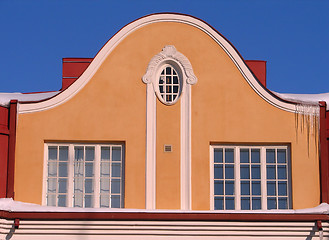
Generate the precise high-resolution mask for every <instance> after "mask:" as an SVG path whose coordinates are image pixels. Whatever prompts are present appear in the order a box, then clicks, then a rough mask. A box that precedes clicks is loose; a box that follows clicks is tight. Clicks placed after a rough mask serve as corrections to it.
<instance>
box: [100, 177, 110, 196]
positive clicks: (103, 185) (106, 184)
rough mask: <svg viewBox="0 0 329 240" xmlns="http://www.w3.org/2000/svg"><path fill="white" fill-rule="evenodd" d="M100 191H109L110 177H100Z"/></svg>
mask: <svg viewBox="0 0 329 240" xmlns="http://www.w3.org/2000/svg"><path fill="white" fill-rule="evenodd" d="M100 192H101V193H109V192H110V179H108V178H102V179H101V183H100Z"/></svg>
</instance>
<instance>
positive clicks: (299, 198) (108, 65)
mask: <svg viewBox="0 0 329 240" xmlns="http://www.w3.org/2000/svg"><path fill="white" fill-rule="evenodd" d="M6 96H7V95H6ZM25 97H26V96H21V95H19V96H16V98H15V96H13V95H8V96H7V99H6V100H7V102H6V103H4V104H3V106H2V107H1V109H0V111H1V112H0V113H1V119H0V120H1V122H2V125H1V131H2V132H1V135H0V137H1V139H0V140H1V145H0V147H1V149H2V151H1V156H0V161H1V171H2V173H1V176H2V177H1V179H0V181H1V183H2V184H1V187H0V194H1V195H0V196H1V197H3V198H13V199H14V200H15V201H19V202H25V203H33V204H38V205H42V206H48V207H49V208H47V207H45V208H41V210H40V209H38V210H35V211H33V210H26V211H25V210H19V211H16V210H13V211H9V210H6V209H3V211H2V220H3V221H5V223H4V224H7V225H6V226H11V225H12V224H14V225H15V221H14V220H15V219H17V220H18V225H19V220H20V219H21V221H23V220H22V219H25V220H26V221H32V220H33V221H37V222H39V223H40V224H41V223H42V224H48V227H49V226H53V225H54V223H53V222H52V221H55V222H56V221H58V220H64V219H66V220H67V221H71V222H70V223H68V222H66V223H63V224H62V225H63V226H64V225H69V224H74V223H76V222H79V221H83V220H87V219H88V220H89V221H94V222H95V221H104V220H110V219H113V218H114V220H121V221H122V220H127V221H128V220H129V221H130V220H131V221H147V219H150V220H151V221H153V223H154V222H155V223H154V224H156V225H157V224H160V223H161V224H163V222H161V221H166V220H169V221H173V220H174V219H178V220H179V219H181V222H180V224H183V225H184V224H185V223H186V222H189V221H190V220H191V221H198V224H197V226H201V225H203V224H204V223H205V222H208V224H210V223H209V222H212V223H211V224H215V223H216V224H224V227H223V226H221V227H222V228H223V229H224V230H225V234H226V235H225V234H223V235H220V234H219V233H220V232H222V231H224V230H218V228H216V229H217V230H216V231H215V230H214V231H215V232H216V234H215V235H212V234H210V235H207V236H208V237H210V238H212V237H219V236H222V237H225V236H226V237H234V234H235V233H237V232H235V230H234V229H233V230H232V229H231V230H227V227H225V226H226V225H225V224H227V222H229V221H233V222H234V223H232V224H233V225H234V224H235V225H234V226H239V224H240V225H241V224H242V225H244V226H245V224H246V221H247V222H248V221H251V222H253V223H251V224H254V225H253V227H255V228H257V227H260V228H262V226H263V225H262V224H260V222H262V221H265V222H268V224H270V225H268V226H272V225H273V226H274V225H275V224H274V223H271V222H273V221H277V222H281V221H292V222H294V227H297V228H298V226H299V224H301V225H303V224H304V225H305V224H306V222H307V224H308V225H307V227H306V230H305V231H304V233H305V234H304V233H303V234H301V235H300V236H299V235H298V234H300V233H296V231H295V230H293V231H292V232H294V231H295V234H297V235H298V236H299V237H301V238H304V237H305V236H306V237H309V236H311V237H315V236H320V235H317V234H319V230H321V231H322V225H321V224H322V222H323V221H324V222H327V215H326V214H322V213H321V214H318V213H317V214H315V213H314V212H312V211H309V212H307V214H304V215H303V214H301V212H300V214H298V211H299V209H305V208H314V207H316V206H318V205H319V204H320V203H323V202H327V201H328V135H327V121H328V118H327V114H328V113H327V111H326V102H325V101H319V102H316V103H314V102H305V101H302V100H300V101H298V100H296V101H292V100H285V99H283V98H284V97H282V96H280V97H279V96H278V95H277V94H276V93H273V92H271V91H270V90H268V89H267V88H266V62H264V61H247V60H244V59H243V58H242V57H241V55H240V54H239V53H238V51H237V50H236V49H235V48H234V46H233V45H232V44H231V43H230V42H229V41H228V40H227V39H225V38H224V37H223V36H222V35H221V34H220V33H218V32H217V31H216V30H215V29H213V28H212V27H211V26H209V25H208V24H207V23H205V22H203V21H201V20H199V19H196V18H194V17H191V16H186V15H180V14H154V15H149V16H146V17H143V18H141V19H138V20H136V21H134V22H132V23H130V24H128V25H126V26H125V27H124V28H122V29H121V30H120V31H119V32H118V33H117V34H116V35H114V36H113V37H112V38H111V39H110V40H109V41H108V42H107V43H106V44H105V45H104V47H103V48H102V49H101V50H100V51H99V53H98V54H97V55H96V56H95V57H94V58H93V59H82V58H70V59H64V60H63V87H62V89H61V90H60V91H58V92H52V93H48V95H42V94H29V96H28V98H29V99H26V98H25ZM53 207H55V208H57V207H64V208H58V209H64V210H60V211H59V212H58V211H56V210H49V211H55V212H56V213H52V214H53V215H52V214H49V211H48V210H47V209H53ZM65 207H66V208H65ZM74 208H76V209H80V210H78V212H75V211H76V210H74ZM91 208H95V209H98V210H97V211H98V212H97V213H96V212H93V211H94V210H91ZM42 209H44V210H42ZM65 209H66V210H65ZM72 209H73V210H72ZM81 209H82V210H81ZM114 209H115V210H114ZM121 209H122V210H121ZM126 209H141V211H142V212H143V213H140V214H141V215H138V214H137V213H135V212H129V211H127V210H126ZM81 211H82V212H81ZM113 211H114V212H115V213H113ZM161 211H163V212H161ZM166 211H169V212H170V214H172V215H170V216H171V217H168V215H166V214H169V212H166ZM280 211H282V212H280ZM70 212H71V214H70ZM87 213H88V214H87ZM161 213H162V214H164V215H161ZM165 213H166V214H165ZM19 214H21V215H19ZM29 214H30V215H29ZM54 214H55V215H54ZM61 214H62V215H61ZM63 214H64V215H63ZM65 214H66V215H65ZM79 214H80V215H79ZM84 214H87V215H88V217H87V215H84ZM101 214H103V215H101ZM110 214H114V215H110ZM115 214H117V215H115ZM129 214H130V215H129ZM136 214H137V215H136ZM143 214H144V215H143ZM152 214H153V215H152ZM180 214H183V216H184V217H182V216H181V215H180ZM205 214H206V215H205ZM280 214H281V215H280ZM282 214H283V215H282ZM284 214H285V215H284ZM132 215H133V216H134V217H132V218H130V217H131V216H132ZM24 216H25V217H24ZM36 216H38V217H36ZM46 216H48V218H47V217H46ZM111 216H112V217H111ZM113 216H116V217H113ZM129 216H130V217H129ZM166 216H167V217H168V218H167V217H166ZM41 219H43V220H41ZM289 219H290V220H289ZM11 221H13V222H11ZM47 221H48V223H46V222H47ZM157 221H158V222H157ZM121 223H122V222H121ZM139 223H140V222H139ZM148 223H150V222H148ZM189 223H191V222H189ZM79 224H82V223H80V222H79ZM90 224H91V225H92V223H91V222H90ZM107 224H109V225H111V223H107ZM161 224H160V225H161ZM325 224H326V223H325ZM14 225H13V226H14ZM16 225H17V222H16ZM91 225H90V226H91ZM96 225H97V224H96ZM192 225H193V227H194V228H195V227H196V226H195V225H194V224H192ZM247 225H248V224H247ZM265 225H266V224H265ZM288 225H289V224H288ZM304 225H303V226H304ZM22 226H23V225H22ZM248 226H249V225H248ZM248 226H247V227H246V228H248ZM250 226H251V225H250ZM250 226H249V227H250ZM305 226H306V225H305ZM16 227H17V228H18V229H17V230H16V233H17V239H19V236H21V237H23V235H24V234H23V233H22V234H23V235H20V234H19V231H20V229H21V228H20V227H18V226H16ZM121 227H122V226H121ZM184 227H186V226H185V225H184ZM263 227H264V226H263ZM281 227H282V226H281ZM170 228H171V227H168V229H170ZM265 228H266V227H265ZM292 228H293V227H291V228H290V229H292ZM4 229H5V228H4ZM7 229H12V228H10V227H8V228H7ZM266 229H267V228H266ZM208 230H209V229H208ZM208 230H207V231H208ZM77 231H78V230H77ZM127 231H128V230H127ZM168 231H169V230H168ZM182 231H183V230H182ZM184 231H185V230H184ZM184 231H183V232H184ZM200 231H201V230H200ZM209 231H210V230H209ZM261 231H263V232H264V234H263V235H260V236H258V237H264V238H266V235H267V234H270V233H269V232H266V231H267V230H264V229H263V230H261ZM312 231H313V233H312ZM14 232H15V231H12V236H11V237H13V239H15V237H16V235H15V233H14ZM100 232H101V230H100ZM100 232H97V231H94V232H93V234H91V235H97V236H102V237H104V238H105V237H106V236H107V234H109V233H104V232H103V235H102V234H100V235H98V233H100ZM128 232H129V234H128V235H129V236H127V235H125V237H126V238H136V239H138V236H139V237H140V236H141V235H138V234H137V235H134V233H133V232H131V229H130V230H129V231H128ZM218 232H219V233H218ZM6 234H9V233H6ZM40 234H41V233H40ZM55 234H56V233H55V232H54V235H55ZM70 234H71V235H70V236H72V235H74V234H75V233H70ZM76 234H77V233H76ZM161 234H162V233H157V234H155V235H154V236H153V235H152V234H151V236H149V237H156V236H158V237H159V236H162V237H165V236H167V237H172V238H175V236H171V235H170V236H169V235H166V234H164V233H163V234H162V235H161ZM184 234H185V233H184ZM184 234H183V235H181V236H179V237H182V236H185V237H191V238H198V237H200V236H203V235H202V234H201V235H198V234H199V233H196V235H195V236H194V235H193V234H192V233H191V234H185V235H184ZM207 234H208V233H207ZM230 234H231V235H230ZM244 234H245V235H241V234H240V235H239V234H238V235H236V236H235V237H238V236H240V237H241V236H244V237H251V236H250V233H249V235H248V234H247V233H244ZM272 234H273V233H272ZM286 234H288V235H289V236H290V234H292V233H291V232H289V230H287V231H286ZM312 234H313V235H312ZM41 235H42V234H41ZM41 235H40V237H41ZM85 235H88V233H85ZM89 235H90V234H89ZM109 235H111V236H112V237H114V238H115V239H117V238H116V237H118V236H119V235H120V234H119V235H115V234H109ZM297 235H296V236H295V235H291V236H294V237H297ZM6 236H9V235H6ZM24 236H25V237H26V236H27V235H24ZM31 236H32V235H31ZM33 236H34V237H36V236H37V234H36V233H35V234H34V235H33ZM42 236H43V235H42ZM143 236H144V237H145V236H148V235H147V234H146V235H143ZM204 236H206V235H204ZM273 236H274V235H273ZM53 237H55V236H53ZM120 237H122V235H120ZM176 237H177V236H176ZM275 237H277V238H279V237H285V238H286V237H287V236H286V235H285V234H283V233H282V234H281V236H280V234H279V235H278V236H275ZM122 238H124V237H122ZM25 239H26V238H25ZM34 239H35V238H34ZM100 239H101V238H100ZM143 239H145V238H143ZM304 239H305V238H304Z"/></svg>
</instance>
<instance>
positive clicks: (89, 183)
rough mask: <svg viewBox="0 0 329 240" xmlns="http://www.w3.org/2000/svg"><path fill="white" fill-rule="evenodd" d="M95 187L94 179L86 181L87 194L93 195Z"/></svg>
mask: <svg viewBox="0 0 329 240" xmlns="http://www.w3.org/2000/svg"><path fill="white" fill-rule="evenodd" d="M93 192H94V185H93V179H85V193H93Z"/></svg>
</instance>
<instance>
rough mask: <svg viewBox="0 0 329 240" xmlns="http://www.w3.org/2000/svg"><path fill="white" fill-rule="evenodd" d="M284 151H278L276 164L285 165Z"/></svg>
mask: <svg viewBox="0 0 329 240" xmlns="http://www.w3.org/2000/svg"><path fill="white" fill-rule="evenodd" d="M286 162H287V159H286V149H278V163H286Z"/></svg>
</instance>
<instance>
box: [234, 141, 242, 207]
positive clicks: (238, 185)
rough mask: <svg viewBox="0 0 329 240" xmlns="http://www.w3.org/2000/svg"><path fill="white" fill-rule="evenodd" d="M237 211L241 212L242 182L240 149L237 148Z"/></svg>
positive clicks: (235, 149)
mask: <svg viewBox="0 0 329 240" xmlns="http://www.w3.org/2000/svg"><path fill="white" fill-rule="evenodd" d="M234 151H235V154H234V155H235V159H234V161H235V176H234V178H235V209H236V210H240V209H241V194H240V193H241V189H240V186H241V183H240V182H241V181H240V148H239V147H235V148H234Z"/></svg>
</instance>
